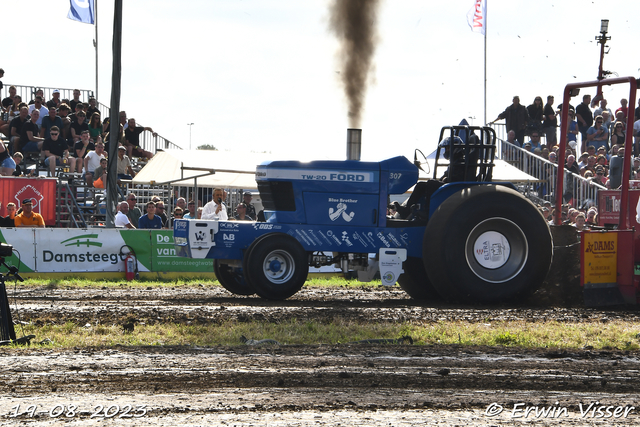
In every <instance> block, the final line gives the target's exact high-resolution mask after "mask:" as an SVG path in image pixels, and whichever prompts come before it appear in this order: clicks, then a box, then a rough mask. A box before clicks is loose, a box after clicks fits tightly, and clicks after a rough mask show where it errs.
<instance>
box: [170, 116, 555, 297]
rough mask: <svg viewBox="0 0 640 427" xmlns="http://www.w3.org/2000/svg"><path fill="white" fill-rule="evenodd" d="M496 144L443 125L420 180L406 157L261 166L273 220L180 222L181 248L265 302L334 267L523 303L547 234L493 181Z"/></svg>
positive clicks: (525, 203)
mask: <svg viewBox="0 0 640 427" xmlns="http://www.w3.org/2000/svg"><path fill="white" fill-rule="evenodd" d="M495 140H496V138H495V132H494V131H493V129H491V128H488V127H472V126H452V127H445V128H443V129H442V131H441V135H440V141H441V143H440V149H439V150H438V152H437V155H436V158H435V163H434V166H433V177H432V178H431V179H428V180H425V181H421V180H419V179H418V170H419V168H420V167H422V163H421V162H419V161H417V160H415V161H414V162H411V161H410V160H408V159H407V158H406V157H394V158H391V159H387V160H383V161H380V162H364V161H357V160H345V161H312V162H306V163H305V162H299V161H270V162H265V163H263V164H261V165H259V166H257V168H256V181H257V184H258V190H259V192H260V196H261V199H262V202H263V205H264V208H265V210H264V216H265V219H266V222H245V221H216V220H176V221H175V223H174V240H175V245H176V252H177V254H178V255H180V256H185V257H191V258H211V259H213V262H214V271H215V274H216V276H217V278H218V280H219V281H220V283H221V284H222V285H223V286H224V287H225V288H226V289H227V290H229V291H231V292H233V293H236V294H240V295H251V294H254V293H255V294H257V295H259V296H261V297H263V298H267V299H285V298H288V297H290V296H292V295H294V294H295V293H296V292H297V291H298V290H300V288H301V287H302V286H303V285H304V283H305V280H306V278H307V275H308V272H309V268H310V267H321V266H329V265H333V266H336V267H338V268H340V269H341V270H342V271H343V272H345V273H347V272H357V276H358V279H359V280H363V281H369V280H371V278H372V277H373V276H374V275H375V274H376V273H379V274H380V277H381V279H382V282H383V283H384V284H387V285H393V284H395V283H396V281H397V282H398V283H399V285H400V286H401V287H402V289H404V290H405V291H406V292H407V293H408V294H409V295H410V296H411V297H413V298H418V299H430V298H435V297H438V296H441V297H444V298H445V299H447V300H455V301H461V302H471V303H478V302H481V303H495V302H501V301H505V300H509V299H513V298H515V297H518V296H522V295H524V294H527V293H529V292H532V291H533V290H535V289H536V287H537V286H538V285H539V284H540V283H542V281H543V280H544V278H545V276H546V274H547V272H548V270H549V267H550V264H551V258H552V253H553V246H552V238H551V232H550V229H549V226H548V224H547V222H546V221H545V219H544V218H543V216H542V215H541V214H540V212H539V211H538V209H537V208H536V207H535V206H534V205H533V204H532V203H531V202H530V201H529V200H527V199H526V198H525V197H524V196H522V195H521V194H520V193H518V192H517V191H516V189H515V187H514V186H513V185H511V184H508V183H495V182H492V171H493V166H494V164H493V159H494V158H495V149H496V144H495ZM417 151H418V150H417ZM441 153H442V154H441ZM409 191H410V196H409V197H408V198H406V200H404V201H403V202H402V203H398V202H393V203H390V201H391V199H392V197H393V198H396V199H397V198H398V197H402V196H403V195H405V194H407V192H409ZM371 254H374V256H371Z"/></svg>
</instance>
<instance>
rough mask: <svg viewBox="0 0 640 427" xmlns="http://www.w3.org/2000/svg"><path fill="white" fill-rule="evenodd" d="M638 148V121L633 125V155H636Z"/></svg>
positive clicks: (639, 139) (639, 121) (639, 143)
mask: <svg viewBox="0 0 640 427" xmlns="http://www.w3.org/2000/svg"><path fill="white" fill-rule="evenodd" d="M639 146H640V120H636V121H635V122H634V123H633V154H634V155H635V156H637V155H638V151H640V150H638V147H639Z"/></svg>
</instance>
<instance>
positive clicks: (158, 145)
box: [0, 85, 182, 154]
mask: <svg viewBox="0 0 640 427" xmlns="http://www.w3.org/2000/svg"><path fill="white" fill-rule="evenodd" d="M10 86H12V85H4V87H3V88H2V90H0V99H4V98H6V97H7V96H9V87H10ZM13 86H15V88H16V94H17V95H20V97H21V98H22V101H23V102H26V103H27V104H28V103H29V101H31V100H32V99H34V98H35V96H36V91H37V90H38V89H41V90H42V91H43V93H44V101H45V103H46V102H47V101H48V100H50V99H51V98H53V91H54V90H56V89H58V90H59V91H60V99H61V100H62V99H69V100H71V99H73V91H74V90H76V89H67V88H55V87H38V86H22V85H13ZM78 90H79V91H80V99H81V100H82V102H88V101H89V98H91V97H92V96H93V91H92V90H88V89H78ZM96 107H97V108H98V110H100V116H101V117H102V119H104V118H106V117H111V115H110V110H111V109H110V108H109V107H108V106H106V105H104V104H102V103H100V102H99V101H98V102H97V104H96ZM116 116H117V115H116ZM88 120H89V118H88V117H87V121H88ZM136 123H137V124H138V125H140V126H143V125H142V124H141V123H139V122H137V121H136ZM140 147H142V148H143V149H144V150H146V151H150V152H152V153H154V154H155V153H156V152H158V151H159V150H167V149H178V150H182V147H180V146H179V145H177V144H175V143H173V142H171V141H169V140H168V139H166V138H165V137H163V136H161V135H158V134H156V136H153V134H152V133H151V132H149V131H144V132H143V133H141V134H140Z"/></svg>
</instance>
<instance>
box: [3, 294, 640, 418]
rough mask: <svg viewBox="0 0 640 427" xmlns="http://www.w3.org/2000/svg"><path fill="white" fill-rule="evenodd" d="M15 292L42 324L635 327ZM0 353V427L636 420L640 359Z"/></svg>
mask: <svg viewBox="0 0 640 427" xmlns="http://www.w3.org/2000/svg"><path fill="white" fill-rule="evenodd" d="M9 293H10V295H13V294H14V293H15V294H16V297H17V304H18V307H19V310H20V316H21V317H20V319H21V320H22V321H26V322H34V323H36V324H40V323H50V322H56V323H64V322H67V321H71V322H75V323H78V324H80V325H84V324H86V323H91V324H97V323H101V324H107V325H109V324H114V323H116V324H122V323H123V322H125V321H127V320H129V319H131V318H132V317H133V318H135V319H136V321H138V322H145V323H154V322H185V323H186V322H202V323H212V322H221V321H223V320H227V319H236V320H238V321H250V320H260V321H273V322H277V321H283V320H287V319H292V318H296V319H298V320H307V319H327V318H330V317H333V318H342V319H353V320H358V321H363V320H365V321H370V322H388V321H398V322H402V321H413V322H437V321H440V320H445V319H459V320H466V321H470V322H475V321H483V322H486V321H495V320H515V319H525V320H527V321H530V322H538V321H539V322H543V321H546V320H560V321H566V322H584V321H593V320H598V321H601V322H607V321H609V320H612V319H629V320H634V321H637V320H638V318H639V317H640V312H638V311H634V310H595V309H586V308H582V307H555V308H543V307H541V306H539V305H538V306H536V305H535V304H533V305H532V304H529V305H521V306H516V305H511V306H500V307H489V308H477V307H461V306H453V305H446V304H443V303H425V302H417V301H414V300H411V299H409V298H408V297H406V295H405V294H404V293H403V292H402V291H401V290H400V289H398V288H383V287H374V286H363V287H361V288H318V287H312V288H304V289H303V290H302V291H301V292H299V293H298V294H297V295H295V296H294V297H292V298H291V299H289V300H287V301H284V302H271V301H265V300H261V299H258V298H253V297H236V296H232V295H231V294H229V293H227V292H226V291H225V290H224V289H222V288H221V287H218V286H209V285H203V286H189V287H183V286H180V287H176V288H171V287H167V288H158V287H154V288H148V289H145V288H132V287H129V286H127V285H123V286H120V287H116V288H113V287H109V288H106V287H105V288H94V289H78V288H74V289H65V288H58V287H55V286H42V287H37V288H21V287H18V288H17V290H14V289H13V288H11V289H10V291H9ZM12 303H13V297H12ZM15 317H16V316H15V315H14V320H17V319H15ZM639 332H640V331H639ZM251 338H256V339H260V338H268V337H251ZM0 354H1V358H0V361H1V362H2V364H1V365H0V366H1V368H0V394H1V395H2V396H3V399H1V400H0V425H43V426H44V425H118V426H121V425H122V426H128V425H136V426H143V425H162V426H179V425H188V426H192V425H193V426H200V425H203V426H204V425H238V426H239V425H268V426H291V425H327V426H328V425H394V426H396V425H406V426H409V425H443V426H453V425H460V426H468V425H472V426H491V425H500V426H502V425H603V426H604V425H640V397H639V395H638V394H637V393H636V392H635V390H637V389H638V383H639V382H640V353H638V352H624V351H615V350H612V351H596V350H586V349H585V350H575V351H557V350H552V349H550V350H544V349H543V350H531V351H523V350H521V349H510V348H480V347H463V346H416V345H410V344H407V343H405V344H402V345H379V344H378V345H376V344H351V345H349V344H341V345H336V344H334V343H318V344H317V345H304V346H302V345H286V344H284V345H275V346H247V345H243V344H241V343H240V342H239V343H238V345H237V346H230V347H213V348H198V347H193V346H190V347H155V346H154V347H116V348H108V349H105V348H83V349H76V350H65V351H60V350H38V349H30V350H29V349H27V350H24V349H9V348H3V349H1V350H0ZM595 402H599V403H595ZM580 405H582V406H580ZM589 405H591V406H589ZM600 407H603V408H600ZM607 407H608V409H607ZM527 408H529V409H527ZM527 410H528V411H529V412H526V411H527ZM491 415H494V416H491Z"/></svg>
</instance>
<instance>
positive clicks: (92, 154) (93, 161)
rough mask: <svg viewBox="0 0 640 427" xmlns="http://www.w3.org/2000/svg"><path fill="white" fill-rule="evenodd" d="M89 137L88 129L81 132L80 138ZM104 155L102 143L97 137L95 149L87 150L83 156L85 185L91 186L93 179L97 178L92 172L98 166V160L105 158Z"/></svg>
mask: <svg viewBox="0 0 640 427" xmlns="http://www.w3.org/2000/svg"><path fill="white" fill-rule="evenodd" d="M88 137H89V131H83V132H82V140H83V141H84V140H85V139H86V138H88ZM105 158H106V156H105V155H104V143H103V142H102V140H101V139H100V137H98V141H97V142H96V149H95V151H89V152H88V153H87V155H86V156H84V173H85V180H86V181H87V185H89V187H91V186H92V185H93V179H94V178H95V179H98V177H97V176H96V177H94V176H93V172H94V171H95V170H96V168H97V167H98V166H100V160H102V159H105Z"/></svg>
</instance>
